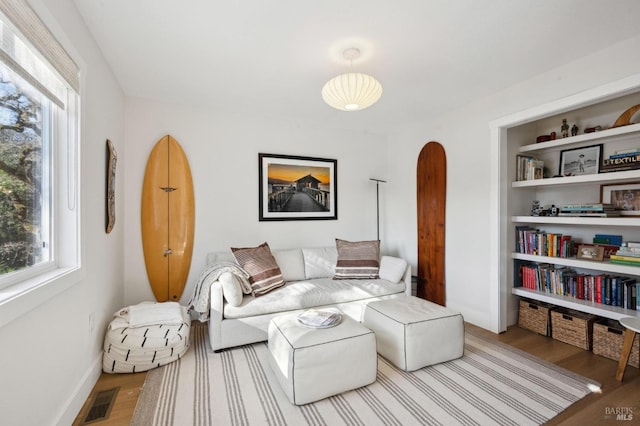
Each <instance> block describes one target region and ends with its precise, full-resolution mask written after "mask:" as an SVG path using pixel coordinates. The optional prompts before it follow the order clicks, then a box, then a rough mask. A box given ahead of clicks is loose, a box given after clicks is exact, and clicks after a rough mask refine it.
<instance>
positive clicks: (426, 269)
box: [416, 142, 447, 306]
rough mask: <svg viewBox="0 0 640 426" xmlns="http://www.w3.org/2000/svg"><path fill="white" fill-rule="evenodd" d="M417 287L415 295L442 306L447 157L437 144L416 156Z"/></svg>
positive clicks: (443, 304)
mask: <svg viewBox="0 0 640 426" xmlns="http://www.w3.org/2000/svg"><path fill="white" fill-rule="evenodd" d="M416 179H417V182H416V184H417V185H416V186H417V204H418V283H417V284H418V288H417V296H418V297H421V298H423V299H426V300H429V301H431V302H434V303H438V304H439V305H442V306H445V302H446V300H445V298H446V287H445V239H444V238H445V219H446V218H445V214H446V201H447V200H446V196H447V158H446V156H445V152H444V148H443V147H442V145H440V144H439V143H438V142H429V143H428V144H426V145H425V146H424V147H423V148H422V151H420V155H419V156H418V168H417V176H416Z"/></svg>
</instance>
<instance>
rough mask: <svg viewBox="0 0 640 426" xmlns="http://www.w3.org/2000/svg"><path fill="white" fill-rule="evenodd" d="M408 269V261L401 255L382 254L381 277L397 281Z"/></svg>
mask: <svg viewBox="0 0 640 426" xmlns="http://www.w3.org/2000/svg"><path fill="white" fill-rule="evenodd" d="M406 270H407V261H406V260H404V259H401V258H399V257H391V256H382V259H380V278H381V279H383V280H388V281H391V282H393V283H397V282H398V281H400V280H401V279H402V277H403V276H404V272H405V271H406Z"/></svg>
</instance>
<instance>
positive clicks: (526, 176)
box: [516, 155, 544, 180]
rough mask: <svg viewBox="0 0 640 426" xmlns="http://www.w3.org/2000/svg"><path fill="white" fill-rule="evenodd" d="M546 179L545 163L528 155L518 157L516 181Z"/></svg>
mask: <svg viewBox="0 0 640 426" xmlns="http://www.w3.org/2000/svg"><path fill="white" fill-rule="evenodd" d="M542 178H544V161H542V160H539V159H537V158H535V157H530V156H527V155H517V156H516V180H533V179H542Z"/></svg>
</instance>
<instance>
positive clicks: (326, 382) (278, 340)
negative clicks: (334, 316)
mask: <svg viewBox="0 0 640 426" xmlns="http://www.w3.org/2000/svg"><path fill="white" fill-rule="evenodd" d="M297 316H298V314H285V315H280V316H278V317H276V318H274V319H273V320H271V322H270V323H269V330H268V333H269V352H270V357H269V358H270V359H269V361H270V364H271V367H272V369H273V371H274V373H275V375H276V377H277V378H278V381H279V382H280V385H281V386H282V389H284V391H285V393H286V394H287V397H288V398H289V400H290V401H291V402H292V403H293V404H296V405H302V404H308V403H310V402H314V401H318V400H320V399H323V398H326V397H329V396H332V395H336V394H339V393H342V392H345V391H348V390H351V389H356V388H359V387H362V386H366V385H368V384H371V383H373V382H374V381H375V380H376V373H377V368H378V355H377V353H376V339H375V336H374V334H373V332H372V331H371V330H369V329H368V328H366V327H364V326H362V325H361V324H360V323H358V322H356V321H354V320H353V319H351V318H349V317H348V316H346V315H342V322H341V323H340V324H338V325H337V326H335V327H331V328H324V329H314V328H309V327H306V326H304V325H302V324H300V323H299V322H298V320H297Z"/></svg>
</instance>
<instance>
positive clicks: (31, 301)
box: [0, 267, 83, 327]
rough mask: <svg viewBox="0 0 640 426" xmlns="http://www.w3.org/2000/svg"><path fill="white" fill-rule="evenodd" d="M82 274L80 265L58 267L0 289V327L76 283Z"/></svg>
mask: <svg viewBox="0 0 640 426" xmlns="http://www.w3.org/2000/svg"><path fill="white" fill-rule="evenodd" d="M82 274H83V270H82V268H80V267H73V268H59V269H56V270H54V271H51V272H48V273H44V274H42V275H38V276H37V277H34V278H32V279H29V280H25V281H22V282H20V283H17V284H14V285H12V286H9V287H7V288H4V289H2V290H0V327H4V326H5V325H7V324H9V323H10V322H11V321H13V320H15V319H17V318H19V317H21V316H22V315H24V314H25V313H27V312H29V311H31V310H32V309H35V308H36V307H38V306H39V305H40V304H42V303H44V302H46V301H49V300H51V299H52V298H54V297H55V296H56V295H58V294H60V293H62V292H63V291H65V290H67V289H68V288H70V287H72V286H73V285H74V284H77V283H78V282H80V280H81V279H82Z"/></svg>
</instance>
